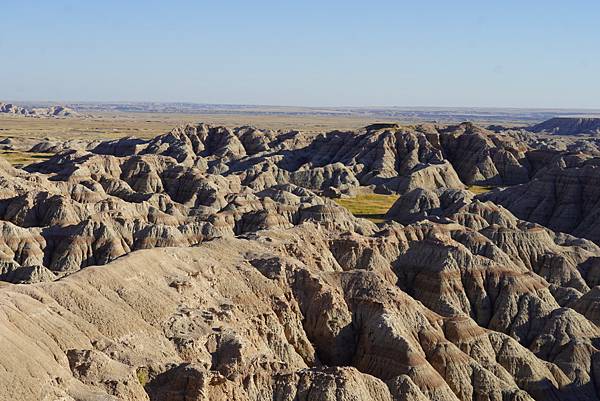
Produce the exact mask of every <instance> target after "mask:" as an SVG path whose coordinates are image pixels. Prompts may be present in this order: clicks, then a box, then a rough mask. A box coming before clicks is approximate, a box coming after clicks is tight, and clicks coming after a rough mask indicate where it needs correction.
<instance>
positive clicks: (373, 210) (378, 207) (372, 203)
mask: <svg viewBox="0 0 600 401" xmlns="http://www.w3.org/2000/svg"><path fill="white" fill-rule="evenodd" d="M397 199H398V195H382V194H373V193H365V194H358V195H356V196H353V197H351V198H339V199H335V202H336V203H337V204H338V205H340V206H343V207H345V208H346V209H348V210H349V211H350V213H352V214H353V215H354V216H356V217H362V218H365V219H368V220H371V221H372V222H374V223H381V222H383V221H385V214H386V213H387V211H388V210H390V208H391V207H392V205H393V204H394V202H396V200H397Z"/></svg>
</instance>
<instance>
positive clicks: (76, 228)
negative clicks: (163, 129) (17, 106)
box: [0, 123, 600, 401]
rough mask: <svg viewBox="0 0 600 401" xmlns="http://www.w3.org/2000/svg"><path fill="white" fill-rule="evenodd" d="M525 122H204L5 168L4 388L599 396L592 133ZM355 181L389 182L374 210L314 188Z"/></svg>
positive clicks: (414, 400)
mask: <svg viewBox="0 0 600 401" xmlns="http://www.w3.org/2000/svg"><path fill="white" fill-rule="evenodd" d="M523 135H525V134H524V133H523V132H512V131H511V132H503V133H499V134H496V133H493V132H490V131H488V130H485V129H482V128H479V127H476V126H474V125H472V124H468V123H467V124H460V125H456V126H437V125H421V126H416V127H402V126H399V125H395V124H394V125H390V124H379V125H372V126H369V127H366V128H365V129H363V130H359V131H356V132H329V133H323V134H306V133H301V132H296V131H292V132H286V133H282V132H275V131H261V130H257V129H254V128H252V127H240V128H236V129H227V128H224V127H212V126H207V125H202V124H200V125H196V126H191V125H190V126H184V127H179V128H176V129H174V130H173V131H172V132H169V133H167V134H164V135H160V136H158V137H156V138H154V139H151V140H147V141H145V140H138V139H135V138H124V139H121V140H116V141H108V142H102V143H91V142H90V143H88V144H81V143H80V144H78V146H73V147H71V146H69V145H68V144H53V146H56V148H52V149H54V151H57V150H60V152H59V153H58V154H56V155H55V156H53V157H52V158H50V159H49V160H48V161H45V162H42V163H39V164H36V165H31V166H28V167H27V168H26V170H27V171H25V170H21V169H14V168H12V167H11V166H10V165H8V164H6V163H1V162H0V232H1V235H0V258H1V260H0V279H1V280H3V281H5V282H6V283H3V285H2V286H1V287H0V299H1V300H2V301H1V302H0V348H1V349H2V352H1V353H0V399H2V400H4V399H6V400H15V399H24V400H26V399H46V400H54V399H63V400H97V399H103V400H152V401H155V400H165V401H167V400H169V401H170V400H182V401H183V400H188V401H189V400H239V401H242V400H243V401H266V400H281V401H293V400H311V401H313V400H314V401H329V400H331V401H333V400H341V401H346V400H348V401H349V400H353V401H354V400H378V401H379V400H381V401H425V400H439V401H446V400H448V401H457V400H460V401H476V400H477V401H478V400H492V401H496V400H497V401H525V400H558V401H560V400H595V399H598V398H599V396H600V392H599V391H600V390H598V389H599V386H598V384H597V383H598V382H599V380H600V377H598V372H599V371H600V365H598V361H599V358H600V357H599V355H598V348H597V346H598V338H600V328H599V327H598V322H599V321H600V318H599V315H598V312H597V310H598V309H599V308H598V301H597V300H598V298H599V297H598V291H599V290H598V288H600V287H598V285H600V247H598V246H597V245H596V244H595V243H594V242H593V241H590V240H586V239H583V238H580V237H582V236H583V237H588V238H590V239H592V240H595V238H594V237H593V235H592V234H591V233H593V232H594V231H593V230H594V229H593V227H592V226H593V224H594V223H595V222H594V221H592V220H589V221H588V223H589V224H588V223H586V224H584V223H585V221H586V218H587V217H585V216H584V215H586V216H587V214H591V215H592V216H593V215H594V210H595V209H594V208H595V203H597V202H596V201H594V199H595V198H594V196H595V192H594V190H593V188H595V187H600V186H598V185H595V184H594V181H593V179H594V178H593V177H594V174H595V169H596V165H597V162H596V160H597V159H596V158H595V155H594V152H595V151H596V150H597V148H596V145H595V144H594V143H593V142H590V143H589V144H588V145H585V144H583V143H582V142H579V141H564V142H553V141H549V140H548V141H547V140H546V139H543V138H542V137H522V136H523ZM521 138H522V139H521ZM79 145H82V146H79ZM39 146H40V148H39V150H41V149H43V147H44V146H47V144H40V145H39ZM46 149H48V150H49V149H50V148H49V147H48V148H46ZM574 153H575V154H574ZM543 180H546V181H543ZM514 184H520V185H515V186H512V187H510V188H508V189H504V190H496V191H492V192H490V193H488V194H486V195H483V196H481V195H480V196H475V194H473V193H471V192H470V191H468V190H467V189H466V187H467V186H468V185H489V186H507V185H514ZM552 185H553V186H552ZM546 187H551V188H552V189H551V190H546ZM357 189H360V190H366V189H368V190H372V191H378V192H383V193H395V194H398V195H399V198H398V200H397V201H396V203H395V204H394V205H393V206H392V208H391V209H390V211H389V212H388V214H387V221H386V222H384V223H380V224H374V223H373V222H370V221H367V220H363V219H359V218H356V217H354V216H352V215H351V214H350V213H349V212H348V211H347V210H346V209H344V208H342V207H340V206H338V205H337V204H335V203H334V202H332V201H331V200H329V199H327V198H326V197H324V196H323V195H324V194H335V195H336V196H347V194H349V193H352V192H353V191H355V190H357ZM536 191H537V192H536ZM551 191H553V192H554V194H555V195H554V197H553V198H552V197H550V193H551ZM530 198H531V199H530ZM551 201H552V202H551ZM527 202H531V203H527ZM533 202H537V204H538V208H542V207H546V208H550V209H552V210H553V211H552V213H550V215H548V213H538V214H536V213H532V212H530V211H529V209H528V208H527V207H521V206H520V205H522V204H523V203H525V204H526V205H530V204H533ZM502 205H504V206H502ZM540 205H541V206H540ZM575 207H582V208H587V209H584V210H583V211H581V209H579V210H580V214H576V213H575V212H574V211H573V210H572V209H570V208H575ZM561 208H563V209H561ZM565 208H566V209H565ZM521 209H522V210H526V211H527V213H524V212H523V213H522V212H520V211H519V210H521ZM540 210H541V209H540ZM512 211H514V213H513V212H512ZM542 217H543V218H542ZM578 217H581V219H578ZM544 218H545V219H544ZM579 220H581V221H579ZM567 224H571V225H567ZM585 227H588V228H587V230H589V231H585V230H584V228H585ZM590 227H591V228H590ZM578 230H582V231H578ZM582 233H583V234H584V235H582ZM153 248H154V249H153ZM9 283H22V284H19V285H15V284H9Z"/></svg>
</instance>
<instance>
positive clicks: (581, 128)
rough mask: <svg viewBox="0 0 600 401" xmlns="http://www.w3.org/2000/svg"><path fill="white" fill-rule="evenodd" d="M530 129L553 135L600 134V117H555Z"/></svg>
mask: <svg viewBox="0 0 600 401" xmlns="http://www.w3.org/2000/svg"><path fill="white" fill-rule="evenodd" d="M528 130H529V131H532V132H543V133H547V134H553V135H600V117H555V118H551V119H549V120H546V121H544V122H541V123H539V124H536V125H534V126H531V127H529V128H528Z"/></svg>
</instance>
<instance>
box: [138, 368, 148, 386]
mask: <svg viewBox="0 0 600 401" xmlns="http://www.w3.org/2000/svg"><path fill="white" fill-rule="evenodd" d="M135 375H136V376H137V379H138V381H139V382H140V384H141V385H142V387H146V384H148V381H149V377H148V369H146V368H138V369H137V371H136V372H135Z"/></svg>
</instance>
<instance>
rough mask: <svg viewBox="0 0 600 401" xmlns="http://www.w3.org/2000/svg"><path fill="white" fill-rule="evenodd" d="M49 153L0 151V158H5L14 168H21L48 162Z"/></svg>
mask: <svg viewBox="0 0 600 401" xmlns="http://www.w3.org/2000/svg"><path fill="white" fill-rule="evenodd" d="M51 156H52V155H51V154H49V153H35V152H21V151H18V150H0V157H3V158H5V159H6V160H7V161H8V162H9V163H10V164H12V165H13V166H14V167H23V166H26V165H28V164H31V163H39V162H41V161H44V160H48V159H49V158H50V157H51Z"/></svg>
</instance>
